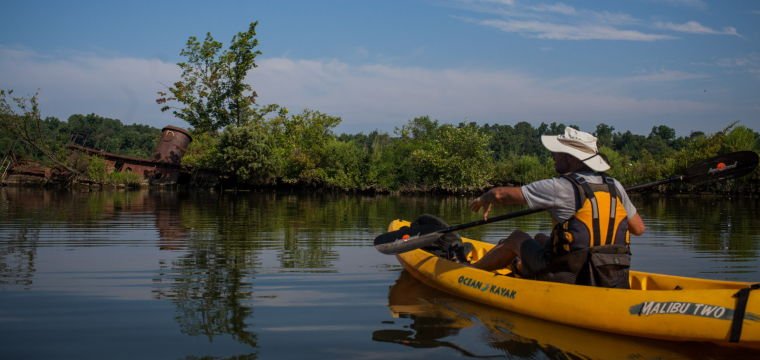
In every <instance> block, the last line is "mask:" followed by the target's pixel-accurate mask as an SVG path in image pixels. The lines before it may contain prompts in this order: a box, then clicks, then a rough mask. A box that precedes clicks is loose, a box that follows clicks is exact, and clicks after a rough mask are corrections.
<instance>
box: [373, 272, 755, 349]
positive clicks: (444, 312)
mask: <svg viewBox="0 0 760 360" xmlns="http://www.w3.org/2000/svg"><path fill="white" fill-rule="evenodd" d="M388 308H389V310H390V312H391V315H393V317H394V318H407V319H411V320H412V321H413V322H414V323H412V324H410V325H405V323H400V324H404V327H403V329H382V330H377V331H375V332H374V333H373V339H374V340H378V341H384V342H392V343H396V344H402V345H406V346H412V347H428V348H429V347H448V348H453V349H455V350H458V351H459V352H461V353H463V354H466V353H469V354H472V351H475V350H476V349H483V348H484V347H483V346H481V344H478V342H482V343H485V344H487V349H491V350H497V349H498V350H502V351H504V352H505V353H506V354H507V356H505V357H506V358H509V357H510V356H509V354H512V353H513V352H514V351H515V349H520V350H518V351H519V355H520V356H518V357H520V358H523V357H525V358H542V356H541V355H542V354H540V353H543V355H546V356H543V357H549V358H557V359H560V358H561V359H594V360H601V359H658V360H687V359H716V358H722V359H747V358H760V352H756V351H753V350H748V349H745V348H726V347H721V346H715V345H713V344H710V343H694V342H672V341H664V340H655V339H644V338H638V337H628V336H624V335H617V334H611V333H605V332H599V331H593V330H588V329H582V328H579V327H574V326H567V325H562V324H557V323H555V322H550V321H546V320H542V319H537V318H534V317H530V316H525V315H521V314H517V313H514V312H510V311H506V310H501V309H497V308H494V307H492V306H486V305H482V304H478V303H475V302H472V301H468V300H465V299H462V298H459V297H455V296H453V295H449V294H445V293H442V292H440V291H438V290H436V289H433V288H431V287H429V286H425V285H423V284H420V282H419V281H417V280H416V279H414V278H413V277H412V276H411V275H410V274H409V273H408V272H406V271H404V272H402V273H401V274H400V276H399V278H398V279H397V280H396V283H395V284H393V286H391V288H390V290H389V291H388ZM480 327H482V328H483V329H482V330H485V331H482V330H481V329H480ZM465 329H475V330H471V331H470V334H472V333H477V334H479V335H478V336H477V337H476V341H475V342H473V339H472V338H470V337H464V338H463V339H466V340H463V341H457V340H458V339H457V337H456V336H455V335H456V334H459V333H464V332H465V331H466V330H465ZM412 330H413V331H414V332H416V333H414V332H412ZM480 352H482V354H480V356H479V357H481V358H484V357H487V356H486V355H493V353H492V351H484V350H480ZM558 353H559V354H558ZM526 354H531V356H526ZM560 354H561V356H560Z"/></svg>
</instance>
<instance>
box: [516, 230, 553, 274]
mask: <svg viewBox="0 0 760 360" xmlns="http://www.w3.org/2000/svg"><path fill="white" fill-rule="evenodd" d="M520 261H521V262H522V274H523V275H525V276H531V275H534V274H539V273H542V272H543V271H544V270H546V268H547V266H548V265H549V261H550V253H549V252H547V251H546V248H545V247H544V245H542V244H541V243H540V242H538V241H536V240H535V239H533V238H530V239H526V240H525V241H523V243H522V244H521V245H520Z"/></svg>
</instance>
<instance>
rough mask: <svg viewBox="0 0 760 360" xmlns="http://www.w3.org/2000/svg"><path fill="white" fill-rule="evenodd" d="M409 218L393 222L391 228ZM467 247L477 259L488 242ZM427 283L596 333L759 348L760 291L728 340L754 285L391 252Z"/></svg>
mask: <svg viewBox="0 0 760 360" xmlns="http://www.w3.org/2000/svg"><path fill="white" fill-rule="evenodd" d="M408 225H409V222H407V221H403V220H394V221H393V222H391V224H390V225H389V228H388V230H389V231H393V230H396V229H398V228H400V227H402V226H408ZM462 240H463V241H465V242H468V243H470V244H472V245H473V248H474V250H473V251H472V253H471V255H470V256H471V258H470V260H471V261H477V260H478V259H479V258H481V257H482V256H483V254H485V252H487V251H488V250H489V249H490V248H491V247H493V245H492V244H490V243H486V242H482V241H477V240H471V239H464V238H463V239H462ZM397 258H398V260H399V262H400V263H401V265H402V266H403V267H404V269H406V270H407V271H408V272H409V273H410V274H411V275H412V276H414V277H415V278H416V279H418V280H419V281H421V282H423V283H425V284H426V285H428V286H431V287H434V288H437V289H439V290H442V291H444V292H447V293H450V294H452V295H456V296H459V297H463V298H466V299H469V300H472V301H476V302H479V303H482V304H486V305H489V306H493V307H496V308H500V309H504V310H509V311H513V312H517V313H521V314H525V315H529V316H532V317H536V318H540V319H545V320H549V321H554V322H559V323H563V324H568V325H572V326H577V327H582V328H587V329H593V330H598V331H604V332H610V333H617V334H623V335H631V336H637V337H647V338H655V339H663V340H674V341H700V342H713V343H719V344H724V345H730V346H742V347H749V348H755V349H760V291H757V292H750V296H749V298H748V301H747V306H746V312H745V316H744V320H743V321H742V322H741V328H742V329H741V330H742V331H741V336H740V339H739V341H738V342H731V341H730V336H731V325H732V322H733V317H734V309H735V307H736V305H737V298H736V297H735V295H736V294H737V292H738V291H739V290H740V289H743V288H748V287H749V286H750V285H752V283H746V282H734V281H720V280H709V279H700V278H688V277H679V276H671V275H662V274H652V273H644V272H637V271H631V276H630V283H631V289H609V288H599V287H591V286H579V285H569V284H562V283H553V282H545V281H537V280H527V279H520V278H517V277H513V276H510V273H509V271H508V270H500V271H498V272H490V271H483V270H479V269H475V268H472V267H469V266H467V265H463V264H459V263H456V262H453V261H449V260H446V259H442V258H439V257H436V256H434V255H432V254H430V253H429V252H426V251H423V250H420V249H416V250H412V251H408V252H405V253H402V254H399V255H397Z"/></svg>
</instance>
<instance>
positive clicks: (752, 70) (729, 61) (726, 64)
mask: <svg viewBox="0 0 760 360" xmlns="http://www.w3.org/2000/svg"><path fill="white" fill-rule="evenodd" d="M714 65H716V66H718V67H721V68H724V69H728V70H729V71H731V72H746V73H748V74H750V75H752V76H753V77H755V78H757V79H760V53H752V54H749V55H746V56H739V57H732V58H720V59H718V60H717V61H715V63H714Z"/></svg>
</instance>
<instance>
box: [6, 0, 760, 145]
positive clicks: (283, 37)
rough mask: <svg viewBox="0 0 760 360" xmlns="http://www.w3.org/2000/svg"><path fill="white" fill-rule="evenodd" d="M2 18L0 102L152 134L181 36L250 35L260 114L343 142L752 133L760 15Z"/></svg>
mask: <svg viewBox="0 0 760 360" xmlns="http://www.w3.org/2000/svg"><path fill="white" fill-rule="evenodd" d="M2 9H3V11H2V12H1V13H0V88H3V89H14V90H15V91H16V93H17V94H20V95H27V96H29V95H32V94H34V92H35V91H39V94H40V95H39V96H40V103H41V107H42V111H43V115H44V116H56V117H58V118H61V119H66V118H68V117H69V116H70V115H72V114H79V113H82V114H87V113H96V114H98V115H102V116H107V117H112V118H117V119H120V120H121V121H123V122H124V123H127V124H131V123H143V124H148V125H152V126H156V127H161V126H164V125H168V124H172V125H178V126H183V127H188V124H187V123H184V122H183V121H181V120H179V119H175V118H172V116H171V115H170V114H168V113H161V112H160V110H159V106H158V105H156V104H155V102H154V100H155V98H156V92H157V91H159V90H163V89H166V86H167V84H171V83H173V82H174V81H176V80H178V79H179V70H178V68H177V66H176V63H177V62H179V61H181V60H183V59H182V58H181V57H180V56H179V53H180V50H181V49H182V48H183V46H184V44H185V41H186V40H187V38H188V37H189V36H197V37H199V38H202V37H204V36H205V34H206V32H211V34H212V35H213V36H214V38H215V39H217V40H219V41H222V42H223V43H225V45H226V44H228V43H229V41H230V39H231V38H232V36H233V35H234V34H236V33H238V32H240V31H244V30H246V29H247V25H248V23H249V22H251V21H258V22H259V25H258V27H257V30H258V39H259V41H260V46H259V50H261V51H262V52H263V55H261V56H260V57H259V58H257V63H258V65H259V67H258V68H256V69H254V70H253V71H252V72H251V73H250V74H249V78H248V80H249V81H250V82H251V83H252V85H253V87H254V88H255V89H256V91H257V93H258V94H259V99H258V101H259V103H261V104H268V103H277V104H280V105H283V106H286V107H288V108H289V109H291V112H298V111H301V110H302V109H305V108H309V109H315V110H319V111H322V112H325V113H328V114H331V115H336V116H340V117H341V118H342V123H341V125H340V126H339V127H338V129H337V130H338V131H339V132H348V133H357V132H369V131H372V130H376V129H377V130H380V131H383V132H389V133H392V132H393V131H394V129H395V128H396V127H398V126H400V125H403V124H404V123H406V122H407V121H408V120H410V119H412V118H414V117H416V116H422V115H429V116H431V117H433V118H435V119H438V120H439V121H441V122H443V123H458V122H461V121H474V122H478V123H491V124H493V123H499V124H515V123H517V122H519V121H528V122H530V123H533V124H534V125H538V124H539V123H541V122H547V123H549V122H562V123H565V124H575V125H579V126H580V127H581V128H582V129H584V130H588V131H593V130H594V128H595V127H596V125H597V124H599V123H606V124H608V125H612V126H613V127H614V128H615V129H616V130H617V131H626V130H631V131H633V132H634V133H639V134H644V135H646V134H648V133H649V131H650V130H651V128H652V127H653V126H656V125H662V124H665V125H668V126H671V127H673V128H674V129H676V131H677V133H678V134H679V135H688V134H689V133H690V132H691V131H705V132H708V133H712V132H715V131H719V130H721V129H723V128H724V127H725V126H727V125H729V124H730V123H732V122H733V121H740V124H742V125H745V126H748V127H750V128H752V129H754V130H756V131H760V96H759V95H760V1H749V0H748V1H729V0H727V1H706V0H629V1H565V2H556V1H546V2H544V1H520V0H441V1H427V0H418V1H413V0H408V1H393V0H387V1H380V0H375V1H370V0H354V1H348V0H343V1H337V0H333V1H330V0H323V1H287V0H283V1H217V2H208V1H121V2H112V1H76V0H72V1H37V0H24V1H16V0H10V1H8V0H6V1H4V2H3V6H2Z"/></svg>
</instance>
